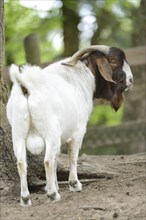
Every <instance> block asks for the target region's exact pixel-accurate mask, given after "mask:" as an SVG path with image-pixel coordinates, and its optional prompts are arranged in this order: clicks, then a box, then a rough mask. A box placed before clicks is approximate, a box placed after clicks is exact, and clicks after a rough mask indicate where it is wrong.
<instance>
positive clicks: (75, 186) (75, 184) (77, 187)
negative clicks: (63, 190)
mask: <svg viewBox="0 0 146 220" xmlns="http://www.w3.org/2000/svg"><path fill="white" fill-rule="evenodd" d="M69 190H70V191H71V192H80V191H82V184H81V183H80V181H79V180H74V181H69Z"/></svg>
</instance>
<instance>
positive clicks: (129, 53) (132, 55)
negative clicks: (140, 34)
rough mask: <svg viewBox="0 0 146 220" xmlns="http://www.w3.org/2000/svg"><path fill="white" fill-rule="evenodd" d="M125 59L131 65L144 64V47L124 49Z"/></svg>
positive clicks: (145, 62)
mask: <svg viewBox="0 0 146 220" xmlns="http://www.w3.org/2000/svg"><path fill="white" fill-rule="evenodd" d="M124 52H125V54H126V57H127V60H128V62H129V64H130V65H131V66H137V65H144V64H146V47H145V46H140V47H134V48H128V49H125V50H124Z"/></svg>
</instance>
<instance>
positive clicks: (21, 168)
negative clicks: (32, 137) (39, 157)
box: [13, 140, 31, 207]
mask: <svg viewBox="0 0 146 220" xmlns="http://www.w3.org/2000/svg"><path fill="white" fill-rule="evenodd" d="M13 147H14V153H15V156H16V158H17V168H18V173H19V176H20V184H21V198H20V204H21V206H24V207H25V206H30V205H31V200H30V193H29V190H28V184H27V161H26V146H25V142H24V141H23V140H21V141H17V143H14V144H13Z"/></svg>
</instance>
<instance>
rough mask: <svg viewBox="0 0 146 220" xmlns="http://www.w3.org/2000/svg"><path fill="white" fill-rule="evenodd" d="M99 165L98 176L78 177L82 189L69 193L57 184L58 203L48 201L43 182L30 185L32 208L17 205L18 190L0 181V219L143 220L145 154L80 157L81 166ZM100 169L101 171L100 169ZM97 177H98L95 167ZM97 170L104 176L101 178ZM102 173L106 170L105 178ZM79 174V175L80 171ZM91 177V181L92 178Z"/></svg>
mask: <svg viewBox="0 0 146 220" xmlns="http://www.w3.org/2000/svg"><path fill="white" fill-rule="evenodd" d="M90 162H92V163H91V164H94V162H96V164H99V173H100V175H97V176H91V177H90V175H87V177H88V178H86V176H85V175H79V177H80V179H81V182H82V184H83V190H82V192H79V193H72V192H69V190H68V183H67V181H60V182H59V186H60V190H59V191H60V195H61V197H62V199H61V201H60V202H57V203H54V202H48V201H47V196H46V194H45V191H44V184H45V181H44V180H41V181H38V182H37V183H33V184H31V185H30V193H31V200H32V206H30V207H26V208H23V207H21V206H20V204H19V190H20V189H19V187H18V185H17V184H16V183H15V182H12V181H9V180H5V181H4V180H3V181H1V187H0V191H1V218H0V219H1V220H34V219H35V220H90V219H92V220H110V219H120V220H144V219H146V198H145V193H146V188H145V183H146V176H145V171H146V170H145V168H146V167H145V154H144V153H141V154H136V155H130V156H126V155H124V156H83V157H81V158H80V159H79V165H78V166H79V167H78V168H79V169H81V166H85V165H86V166H87V167H90ZM101 167H102V168H101ZM96 169H97V174H98V167H96ZM101 169H102V170H104V172H103V173H104V174H103V175H101ZM105 170H108V172H107V173H108V174H109V173H110V174H111V175H106V172H105ZM80 174H81V172H80ZM93 177H94V178H93Z"/></svg>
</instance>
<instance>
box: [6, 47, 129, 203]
mask: <svg viewBox="0 0 146 220" xmlns="http://www.w3.org/2000/svg"><path fill="white" fill-rule="evenodd" d="M20 72H21V73H20ZM20 72H19V68H18V67H17V66H16V65H14V64H12V65H11V67H10V78H11V80H12V82H13V87H12V91H11V95H10V98H9V100H8V104H7V117H8V120H9V123H10V125H11V127H12V140H13V149H14V153H15V156H16V158H17V167H18V172H19V175H20V181H21V198H20V203H21V205H22V206H28V205H31V199H30V193H29V190H28V184H27V159H26V149H28V150H29V151H30V152H31V153H32V154H40V153H41V152H42V151H43V150H44V151H45V157H44V167H45V172H46V182H47V183H46V192H47V195H48V198H49V200H54V201H59V200H60V199H61V197H60V194H59V193H58V184H57V176H56V167H57V157H58V155H59V152H60V146H61V144H63V143H67V144H68V146H69V161H70V172H69V188H70V190H71V191H81V190H82V185H81V183H80V181H79V180H78V176H77V159H78V153H79V149H80V148H81V145H82V141H83V137H84V135H85V132H86V127H87V122H88V119H89V116H90V113H91V111H92V106H93V99H94V98H102V99H105V100H108V101H109V102H110V104H111V106H112V107H113V108H114V109H115V111H117V110H118V109H119V108H120V106H121V103H122V101H123V95H122V93H123V91H126V90H128V89H129V88H131V87H132V85H133V76H132V72H131V70H130V67H129V65H128V63H127V61H126V57H125V54H124V52H123V51H122V50H121V49H118V48H116V47H109V46H104V45H99V46H97V45H96V46H90V47H88V48H85V49H81V50H79V51H77V52H76V53H75V54H74V55H73V56H72V57H71V58H67V59H65V60H62V61H59V62H56V63H54V64H51V65H49V66H47V67H46V68H44V69H41V68H39V67H37V66H24V67H23V68H22V69H21V70H20Z"/></svg>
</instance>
